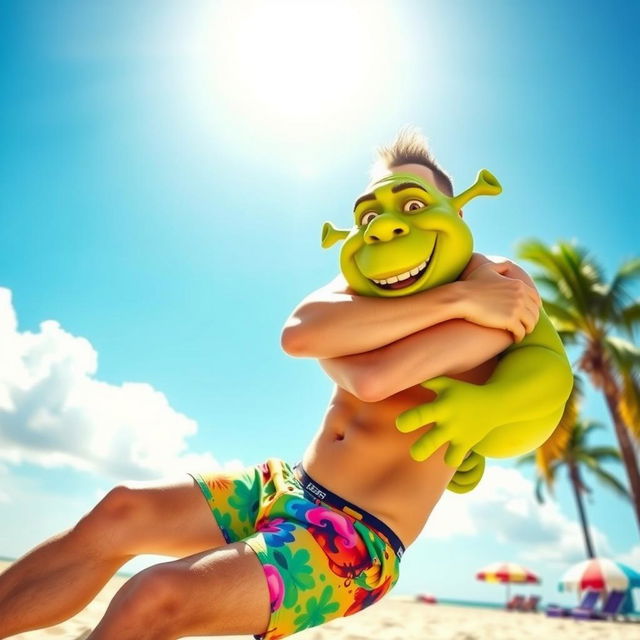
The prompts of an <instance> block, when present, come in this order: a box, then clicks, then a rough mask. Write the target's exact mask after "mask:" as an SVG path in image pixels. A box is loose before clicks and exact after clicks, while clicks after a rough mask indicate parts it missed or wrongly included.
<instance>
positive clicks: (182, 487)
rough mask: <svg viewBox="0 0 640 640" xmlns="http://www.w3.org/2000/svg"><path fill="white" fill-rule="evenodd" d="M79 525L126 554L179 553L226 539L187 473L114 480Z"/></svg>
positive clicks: (183, 553) (175, 555) (104, 542)
mask: <svg viewBox="0 0 640 640" xmlns="http://www.w3.org/2000/svg"><path fill="white" fill-rule="evenodd" d="M225 475H226V474H224V473H221V477H224V476H225ZM78 528H79V530H81V531H82V530H84V531H88V534H89V535H88V539H90V540H97V541H98V543H99V544H100V545H106V546H108V547H110V548H112V549H113V550H114V551H117V552H119V553H122V554H126V555H140V554H161V555H169V556H174V557H183V556H187V555H191V554H194V553H198V552H200V551H204V550H206V549H214V548H216V547H220V546H222V545H224V544H226V541H225V539H224V536H223V534H222V532H221V530H220V527H219V526H218V524H217V523H216V520H215V518H214V516H213V514H212V513H211V509H210V507H209V505H208V504H207V500H206V498H205V497H204V496H203V494H202V491H201V489H200V487H199V486H198V484H197V482H196V481H195V480H194V479H193V478H192V477H191V476H190V475H187V474H181V475H179V476H176V477H173V478H170V479H163V480H157V481H149V482H127V483H126V484H124V485H121V486H117V487H115V488H114V489H112V490H111V491H110V492H109V493H108V494H107V495H106V496H105V497H104V498H103V500H102V501H101V502H100V503H99V504H98V505H96V507H95V508H94V509H93V510H92V512H90V513H89V514H88V515H87V516H85V518H83V520H81V521H80V523H79V524H78Z"/></svg>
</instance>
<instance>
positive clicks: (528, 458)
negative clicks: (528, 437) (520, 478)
mask: <svg viewBox="0 0 640 640" xmlns="http://www.w3.org/2000/svg"><path fill="white" fill-rule="evenodd" d="M535 461H536V452H535V451H532V452H531V453H527V454H526V455H524V456H520V457H519V458H518V459H517V460H516V465H517V466H519V467H521V466H522V465H524V464H535Z"/></svg>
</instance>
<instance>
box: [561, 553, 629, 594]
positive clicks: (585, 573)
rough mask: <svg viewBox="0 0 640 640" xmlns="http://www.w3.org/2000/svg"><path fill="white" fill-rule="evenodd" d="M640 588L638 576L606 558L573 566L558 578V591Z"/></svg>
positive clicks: (593, 559)
mask: <svg viewBox="0 0 640 640" xmlns="http://www.w3.org/2000/svg"><path fill="white" fill-rule="evenodd" d="M630 587H640V574H639V573H638V572H637V571H634V570H633V569H632V568H631V567H627V566H626V565H624V564H621V563H619V562H613V560H609V559H608V558H592V559H591V560H584V561H583V562H579V563H578V564H574V565H573V566H572V567H571V568H570V569H568V570H567V571H566V572H565V574H564V575H563V576H562V578H560V582H559V583H558V589H560V591H584V590H586V589H592V590H593V591H626V590H627V589H629V588H630Z"/></svg>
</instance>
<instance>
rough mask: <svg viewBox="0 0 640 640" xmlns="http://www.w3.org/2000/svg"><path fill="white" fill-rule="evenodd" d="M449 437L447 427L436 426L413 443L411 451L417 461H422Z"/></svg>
mask: <svg viewBox="0 0 640 640" xmlns="http://www.w3.org/2000/svg"><path fill="white" fill-rule="evenodd" d="M448 439H449V436H448V435H447V432H446V430H445V429H439V428H438V427H434V428H433V429H431V431H429V432H428V433H425V434H424V435H423V436H422V437H421V438H418V440H416V441H415V442H414V443H413V445H412V446H411V449H410V450H409V453H410V454H411V457H412V458H413V459H414V460H415V461H416V462H422V461H423V460H426V459H427V458H428V457H429V456H431V455H433V454H434V453H435V452H436V451H437V450H438V449H439V448H440V447H441V446H442V445H443V444H444V443H445V442H447V440H448Z"/></svg>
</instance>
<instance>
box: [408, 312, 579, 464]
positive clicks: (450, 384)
mask: <svg viewBox="0 0 640 640" xmlns="http://www.w3.org/2000/svg"><path fill="white" fill-rule="evenodd" d="M572 385H573V374H572V371H571V364H570V363H569V361H568V359H567V356H566V354H565V352H564V349H563V347H562V343H561V341H560V338H559V337H558V335H557V332H556V331H555V329H554V328H553V325H552V324H551V321H550V320H549V318H548V316H547V315H546V313H545V312H544V310H541V311H540V318H539V320H538V323H537V325H536V328H535V329H534V330H533V331H532V332H531V333H530V334H529V335H527V336H526V337H525V338H524V340H522V342H520V343H518V344H513V345H511V346H510V347H508V348H507V349H506V351H505V352H504V354H503V355H502V356H501V359H500V361H499V363H498V365H497V366H496V368H495V370H494V372H493V374H492V375H491V376H490V378H489V380H487V382H485V383H484V384H482V385H475V384H471V383H467V382H462V381H460V380H454V379H452V378H448V377H445V376H440V377H438V378H435V379H433V380H427V381H425V382H423V383H422V386H423V387H425V388H426V389H431V390H432V391H435V392H436V393H437V394H438V397H437V398H436V399H435V400H433V401H432V402H429V403H426V404H422V405H418V406H417V407H414V408H412V409H409V410H408V411H405V412H403V413H401V414H400V415H399V416H398V417H397V419H396V426H397V427H398V429H400V431H403V432H410V431H414V430H416V429H418V428H420V427H422V426H424V425H426V424H430V423H434V422H435V423H436V426H434V427H433V428H432V429H431V430H429V431H428V432H427V433H426V434H425V435H424V436H422V437H421V438H420V439H418V440H417V441H416V442H415V444H414V445H413V447H412V449H411V455H412V457H413V458H414V459H416V460H425V459H426V458H428V457H429V456H430V455H432V454H433V452H434V451H436V450H437V449H439V448H440V447H441V446H442V445H444V444H445V443H447V442H448V443H449V446H448V449H447V452H446V454H445V461H446V462H447V463H448V464H450V465H451V466H455V467H457V466H458V465H459V464H460V463H461V461H462V460H463V459H464V456H465V455H466V454H467V452H468V451H469V450H473V451H475V452H477V453H479V454H481V455H483V456H488V457H492V458H504V457H509V456H516V455H521V454H524V453H527V452H529V451H531V450H533V449H535V448H536V447H538V446H540V445H541V444H542V443H543V442H544V441H545V440H546V439H547V438H548V437H549V435H550V434H551V432H552V431H553V429H554V428H555V427H556V426H557V424H558V421H559V420H560V417H561V415H562V411H563V409H564V405H565V403H566V401H567V399H568V397H569V394H570V392H571V388H572Z"/></svg>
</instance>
